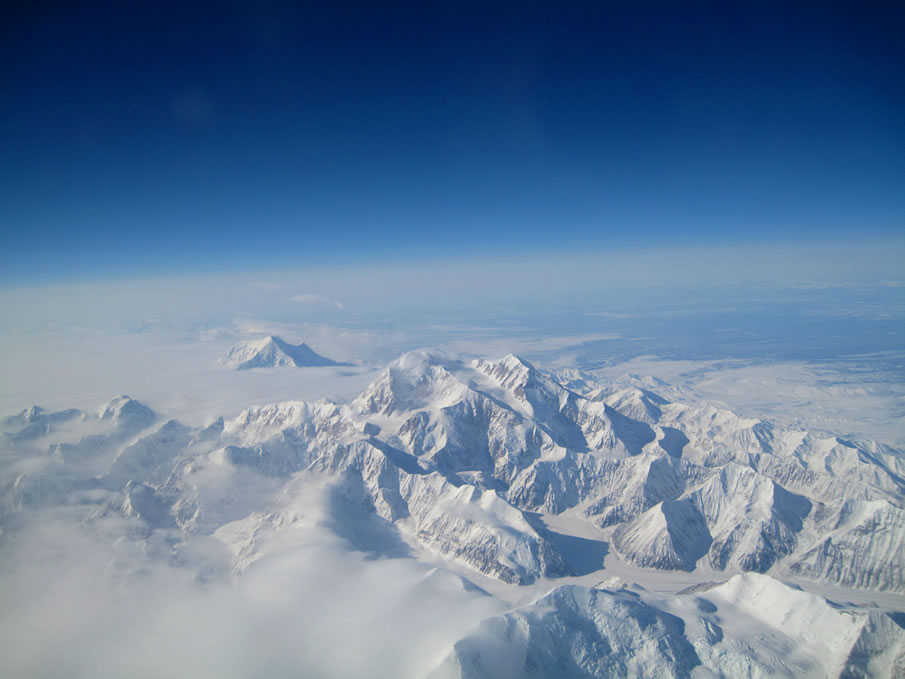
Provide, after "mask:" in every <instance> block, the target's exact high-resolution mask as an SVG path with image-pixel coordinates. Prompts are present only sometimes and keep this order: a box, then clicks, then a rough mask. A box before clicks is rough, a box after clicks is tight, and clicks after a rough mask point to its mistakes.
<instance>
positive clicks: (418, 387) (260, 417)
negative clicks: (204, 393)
mask: <svg viewBox="0 0 905 679" xmlns="http://www.w3.org/2000/svg"><path fill="white" fill-rule="evenodd" d="M281 343H282V341H281V340H278V338H267V339H266V340H262V341H261V342H259V343H256V344H248V345H244V346H242V347H237V349H236V351H235V354H234V355H233V356H232V358H231V359H230V361H231V362H232V363H234V364H235V365H237V366H242V365H248V363H249V361H250V362H252V363H254V362H255V361H264V363H265V364H266V365H269V366H279V365H281V363H280V361H283V360H288V359H286V358H285V357H287V356H288V357H289V358H291V359H292V360H293V361H295V360H296V359H297V358H298V357H297V356H296V357H293V356H292V355H291V352H287V351H285V349H284V348H283V347H282V346H281ZM283 344H285V343H283ZM288 346H290V347H291V346H292V345H288ZM300 346H302V347H304V345H300ZM298 348H299V347H295V349H298ZM305 348H307V347H305ZM312 353H313V352H312ZM261 357H263V358H261ZM325 360H326V359H325ZM295 364H296V365H297V364H298V363H295ZM255 365H257V363H255ZM557 374H559V375H562V374H563V373H562V372H560V373H557ZM569 377H570V379H569V382H568V383H569V385H570V386H571V387H572V388H570V387H568V386H566V385H565V383H564V382H565V380H563V379H561V378H559V379H558V378H557V377H556V375H554V374H550V373H546V372H544V371H542V370H539V369H538V368H537V367H535V366H534V365H532V364H531V363H529V362H528V361H526V360H524V359H522V358H520V357H518V356H515V355H508V356H505V357H504V358H502V359H498V360H488V359H475V360H472V361H465V360H460V359H457V358H452V357H449V356H445V355H442V354H437V353H435V352H431V351H416V352H409V353H407V354H404V355H402V356H401V357H400V358H399V359H397V360H396V361H394V362H393V363H391V364H390V365H389V366H387V367H386V369H385V370H383V372H381V373H380V374H379V375H378V376H377V377H376V379H374V381H373V382H372V383H371V384H370V386H368V387H367V388H366V389H365V390H364V391H363V392H361V393H360V394H359V395H358V396H357V397H356V398H354V399H352V400H350V401H348V402H346V403H334V402H331V401H328V400H319V401H291V400H290V401H282V402H278V403H272V404H267V405H258V406H253V407H250V408H246V409H245V410H243V411H242V412H241V413H239V414H237V415H235V414H233V415H230V414H229V413H224V415H226V416H225V417H221V418H219V419H215V420H213V421H212V422H211V423H209V424H208V425H207V426H203V427H202V426H197V425H193V424H186V423H182V422H180V421H177V420H176V419H167V418H165V417H162V416H160V415H159V414H157V413H155V412H154V411H152V410H151V409H150V408H148V407H147V406H145V405H143V404H142V403H140V402H139V401H137V400H135V399H133V398H130V397H128V396H118V397H116V398H114V399H113V400H112V401H110V402H109V403H108V404H106V405H104V406H103V407H102V408H101V409H100V411H99V412H98V413H97V414H92V413H90V412H85V411H81V410H77V409H68V410H64V411H56V412H53V411H47V410H42V409H41V408H38V407H36V406H35V407H27V408H25V409H23V410H21V411H20V412H19V413H18V414H14V415H10V416H9V417H6V418H4V419H3V420H2V422H0V427H2V433H0V461H2V466H0V531H2V532H0V556H2V558H0V595H2V598H3V599H4V600H7V601H9V602H10V605H8V606H4V607H3V608H4V612H3V613H2V614H0V632H2V633H3V634H4V635H6V636H5V638H8V639H12V640H13V641H15V640H20V641H21V643H20V644H18V645H17V644H15V643H11V644H10V648H12V649H14V650H13V652H12V653H11V654H9V655H8V656H7V657H6V658H3V659H0V674H3V676H29V675H48V676H54V675H59V676H62V668H63V665H61V664H59V663H56V661H53V660H51V659H48V658H44V659H41V658H39V657H38V656H37V655H35V648H36V647H35V644H36V643H38V642H42V643H59V644H61V645H63V646H66V644H75V643H76V641H77V639H78V638H79V637H78V635H77V634H76V632H75V620H76V618H75V617H73V618H67V617H66V616H64V617H63V618H61V620H62V622H59V623H58V624H57V623H55V625H56V626H54V625H51V626H50V627H49V628H48V630H49V631H47V632H46V634H47V637H48V638H46V639H40V638H38V639H37V640H36V641H33V642H28V643H27V642H26V641H25V640H24V636H23V634H24V633H23V632H21V631H17V630H20V629H22V627H21V626H20V625H17V622H16V621H17V620H19V619H23V618H25V619H28V620H33V621H45V623H46V619H47V615H48V613H47V611H48V610H51V609H50V608H47V609H43V608H42V609H40V610H39V609H37V608H35V607H34V605H32V604H30V603H29V602H30V601H32V600H34V601H40V602H43V603H41V605H42V606H51V607H52V605H53V604H52V602H51V601H49V600H47V599H46V598H44V597H42V596H41V595H42V594H43V590H42V589H41V586H40V585H39V584H38V583H39V582H40V580H39V579H38V578H37V576H36V575H35V573H37V572H38V571H42V572H43V569H46V568H47V567H48V564H49V563H59V564H61V565H60V569H61V570H62V574H61V575H62V576H63V577H60V578H56V579H54V585H53V587H52V588H51V589H50V590H48V592H50V593H52V594H53V596H58V595H61V593H62V599H61V600H63V601H66V597H67V596H68V594H66V593H67V592H68V591H69V590H68V589H67V588H68V587H76V586H78V587H79V588H84V586H85V584H86V582H87V583H88V584H89V585H90V588H96V589H98V591H105V592H106V591H107V590H108V589H110V590H111V591H115V592H119V593H117V594H115V595H110V596H112V597H113V598H106V597H107V595H105V598H104V601H105V602H107V603H106V604H105V605H109V606H110V607H112V608H114V609H115V608H117V606H119V605H127V602H128V596H129V595H128V594H122V592H130V591H134V590H136V588H138V589H142V588H143V587H146V586H147V587H148V589H149V590H153V591H154V592H155V594H157V593H158V591H157V590H154V589H153V586H152V585H155V586H156V584H158V583H165V584H167V588H169V589H170V590H172V591H173V592H179V596H180V597H182V598H185V599H186V600H188V601H202V600H203V601H204V602H207V603H205V604H204V605H209V600H208V597H207V595H196V594H187V592H195V591H196V590H197V591H201V592H205V591H217V592H221V593H222V592H227V591H228V592H232V594H222V596H224V597H227V599H226V600H229V601H231V602H233V603H234V604H235V605H236V606H237V610H239V611H242V610H246V608H247V607H248V606H249V605H250V604H249V603H248V600H247V597H249V596H250V597H251V598H252V600H253V601H254V605H253V606H252V609H253V614H252V615H250V619H252V620H258V618H260V617H261V616H262V615H264V613H263V612H264V611H266V610H267V607H268V606H271V607H274V608H275V610H276V609H278V610H279V615H277V616H276V617H277V618H278V619H279V620H281V621H283V620H286V621H290V622H287V623H285V624H286V625H288V627H287V628H291V629H293V630H294V631H295V633H296V634H299V635H301V636H302V637H304V635H305V634H313V635H314V636H318V635H321V636H322V638H323V639H326V641H324V644H325V648H326V649H332V650H329V651H328V650H325V653H324V657H323V658H321V659H315V654H314V653H313V651H312V653H307V652H302V651H301V650H299V649H296V648H293V647H292V645H291V644H287V645H286V646H285V647H283V646H280V647H279V649H278V650H273V653H274V655H273V656H272V658H271V659H272V660H273V659H274V658H276V660H273V663H275V664H269V665H267V666H266V668H265V669H267V671H270V672H271V673H274V672H275V673H277V674H291V673H302V674H304V673H305V671H306V670H307V671H308V672H309V673H310V672H313V673H315V674H318V675H322V676H350V675H359V676H362V675H363V672H364V673H365V674H367V673H368V672H367V669H365V668H367V667H369V666H367V665H357V664H356V661H355V660H354V659H353V658H352V657H351V656H350V655H349V654H343V653H342V652H338V651H337V650H336V649H337V648H340V647H342V646H343V645H344V644H345V643H348V644H349V645H351V646H353V647H354V646H356V645H357V644H359V643H360V642H361V639H359V637H358V636H357V635H362V636H363V635H366V634H368V629H371V627H372V626H375V625H376V626H377V627H380V624H379V623H377V622H376V621H377V620H378V619H381V616H380V615H379V614H378V613H376V611H379V610H381V607H384V609H385V607H386V606H387V599H386V597H385V596H384V595H383V594H381V593H380V590H381V588H382V587H388V588H389V589H387V590H386V591H388V592H393V596H394V597H396V600H397V601H406V602H410V603H409V604H407V605H410V606H411V611H412V613H411V614H410V617H409V618H408V619H407V621H403V620H400V621H388V622H387V623H386V626H387V633H386V634H382V633H379V632H375V634H376V635H377V637H379V639H380V645H379V649H380V650H377V648H378V645H375V644H373V643H372V644H369V645H366V646H367V648H368V649H369V650H368V653H371V654H372V655H374V657H379V659H380V661H379V662H377V663H376V664H374V665H373V666H370V667H371V671H372V676H412V677H428V676H430V677H510V676H511V677H522V676H524V677H553V676H557V677H560V676H563V677H610V676H613V677H617V676H643V677H670V676H672V677H686V676H688V677H692V676H693V677H715V676H751V677H754V676H789V677H791V676H796V677H824V676H890V677H893V676H902V673H903V672H905V630H903V625H905V549H903V547H902V545H905V508H903V507H905V452H903V451H902V450H899V449H896V448H892V447H889V446H886V445H883V444H880V443H876V442H873V441H869V440H866V439H857V440H852V439H848V438H844V437H840V436H834V435H832V434H826V433H822V432H811V431H808V430H805V429H802V428H799V427H795V426H781V425H779V424H776V423H773V422H771V421H767V420H763V419H759V418H753V417H741V416H739V415H737V414H736V413H734V412H732V411H731V410H728V409H726V408H718V407H714V406H712V405H709V404H707V403H695V402H682V401H679V400H676V399H675V398H674V396H673V394H672V392H671V391H670V390H669V388H668V385H665V384H663V385H660V384H658V383H657V382H650V383H648V384H645V385H644V386H637V385H628V386H627V384H626V382H624V381H623V382H601V381H599V380H595V379H594V378H593V377H591V376H588V375H579V374H578V373H577V372H575V371H573V372H572V373H570V374H569ZM579 385H580V386H579ZM23 405H24V404H23ZM61 536H65V539H61ZM85 544H90V545H92V547H91V548H90V549H86V548H85ZM48 554H54V555H56V556H55V557H54V559H48ZM86 555H94V556H91V558H92V559H94V558H95V557H96V559H97V560H98V562H99V563H101V564H103V565H102V567H100V568H88V567H87V566H86V567H85V568H82V569H80V568H77V567H76V564H88V563H89V562H88V561H87V559H88V558H89V556H86ZM67 559H69V560H70V561H69V562H67ZM350 560H351V561H350ZM38 562H40V563H41V566H40V568H38V569H37V570H36V564H37V563H38ZM67 563H70V567H69V568H70V570H71V572H72V573H76V572H78V573H80V574H81V575H79V577H78V578H75V577H73V578H70V577H68V576H67V570H66V568H67V566H66V564H67ZM90 563H91V564H93V561H92V562H90ZM324 568H327V569H328V571H324V570H323V569H324ZM331 568H332V569H333V570H334V571H335V572H334V573H331V572H329V570H330V569H331ZM82 571H84V572H85V573H91V575H90V576H88V575H84V573H82ZM289 572H296V573H299V574H304V577H305V578H306V579H307V581H306V582H307V584H304V585H301V584H298V583H296V584H288V585H285V586H284V589H283V593H281V591H280V590H279V589H268V588H267V587H266V585H264V584H262V583H266V582H280V583H284V582H290V581H289V580H286V574H287V573H289ZM98 573H101V574H102V577H101V576H99V575H97V574H98ZM353 575H354V577H355V584H353V583H352V582H349V581H347V580H348V579H349V578H352V577H353ZM83 576H84V577H83ZM381 578H384V580H381ZM387 578H389V579H387ZM142 583H144V584H142ZM148 583H151V585H149V584H148ZM174 583H177V584H174ZM319 583H323V585H322V586H321V585H320V584H319ZM362 583H370V584H369V586H368V587H367V588H364V587H363V585H362ZM378 583H383V584H378ZM167 588H164V589H163V590H161V591H163V592H164V594H163V595H162V596H159V597H158V596H148V597H143V598H142V599H141V602H142V606H146V607H148V614H147V615H145V616H143V619H144V621H145V622H144V623H143V624H142V625H141V626H138V627H137V628H136V629H137V630H139V631H140V632H141V637H142V638H145V637H147V636H148V635H151V636H153V634H155V633H158V632H160V628H159V624H160V621H162V620H165V619H166V618H167V616H166V610H165V609H161V608H159V606H161V605H162V604H160V603H159V600H163V601H170V600H169V599H167V596H166V591H169V590H168V589H167ZM375 588H376V589H375ZM92 591H94V590H92ZM328 592H330V593H329V594H328ZM821 593H823V594H824V595H826V596H824V595H821ZM32 595H33V596H32ZM29 596H32V598H29ZM48 596H49V594H48ZM197 596H201V599H196V597H197ZM287 596H288V597H289V599H286V597H287ZM123 597H125V598H123ZM292 597H297V598H295V599H293V598H292ZM321 597H324V599H321ZM331 597H333V598H334V600H333V601H331ZM826 597H829V598H826ZM74 600H75V599H74ZM78 601H79V602H82V603H84V602H83V600H82V598H81V597H79V598H78ZM322 601H331V603H330V604H324V605H323V607H322V609H321V608H318V605H319V604H320V602H322ZM356 601H357V602H358V603H355V602H356ZM415 601H417V602H419V603H413V602H415ZM243 602H244V603H243ZM315 602H318V603H317V604H315ZM431 602H434V603H436V602H441V603H442V606H443V607H444V608H443V609H442V610H449V612H450V613H449V616H448V618H447V619H446V620H445V621H444V622H442V623H436V624H433V623H430V622H428V621H429V619H430V615H428V614H427V613H426V611H428V610H434V609H432V608H431V607H430V606H429V605H428V604H429V603H431ZM333 604H336V606H340V605H341V606H342V607H343V609H344V610H345V609H346V608H348V607H351V608H350V609H348V610H353V611H354V610H358V611H359V613H360V615H359V619H360V620H361V621H367V622H368V625H367V626H365V625H364V624H363V623H362V624H352V625H351V627H350V629H351V632H350V634H352V635H353V637H352V638H350V639H345V640H344V639H343V637H342V633H341V632H337V633H336V634H334V633H333V632H329V631H326V630H325V629H320V630H318V631H314V627H316V626H317V621H316V617H317V616H316V615H315V616H314V617H311V616H308V617H306V615H305V610H306V607H307V608H310V609H311V610H312V611H315V612H316V611H321V613H322V614H323V616H325V617H326V619H329V621H330V623H329V624H331V625H337V626H338V627H339V628H340V629H342V628H343V627H342V626H343V623H342V620H343V617H342V615H341V614H339V613H338V612H337V611H338V610H340V609H339V608H337V607H335V606H334V605H333ZM168 605H171V606H172V607H174V610H175V609H176V608H178V606H177V605H176V604H175V603H171V604H168ZM199 606H200V604H199ZM102 608H103V607H102ZM203 608H204V607H203V606H201V609H199V610H202V609H203ZM104 610H106V609H104ZM218 610H219V609H218ZM406 610H407V609H405V608H398V609H397V611H396V614H397V615H399V616H402V618H405V617H406V615H407V613H406ZM293 611H295V612H294V613H293ZM318 615H320V614H318ZM349 615H352V613H349ZM421 616H427V617H423V618H422V617H421ZM111 619H115V620H121V619H122V617H121V616H118V615H113V616H112V618H111ZM193 619H194V620H197V618H193ZM67 620H68V622H67ZM92 623H93V624H95V625H98V626H102V625H103V621H102V619H101V617H99V618H97V619H92ZM42 624H44V623H42ZM223 624H224V623H223V621H220V620H218V622H217V625H215V629H216V630H217V631H218V632H222V633H223V638H224V639H225V638H231V639H233V643H237V644H238V645H241V644H248V643H250V642H249V638H248V637H247V636H246V635H247V634H250V633H251V632H249V631H248V630H246V628H244V627H243V628H242V631H241V633H240V632H238V631H237V629H238V628H236V629H234V628H230V627H228V626H226V627H223V626H222V625H223ZM235 624H236V625H239V624H240V623H239V622H236V623H235ZM313 626H314V627H313ZM70 628H71V629H70ZM390 630H393V631H397V630H398V631H399V634H390V633H389V631H390ZM426 630H433V631H426ZM121 633H122V634H125V632H121ZM40 636H41V635H40V633H39V634H38V637H40ZM128 642H129V643H128V644H126V647H128V648H131V647H132V646H129V644H132V645H133V646H134V647H136V648H141V649H144V650H143V652H144V653H146V654H147V653H148V651H147V648H148V647H147V646H144V645H143V642H141V641H139V640H138V637H136V638H129V640H128ZM268 643H271V644H273V643H276V642H268ZM274 648H275V647H274ZM361 648H364V646H361ZM181 652H182V653H183V658H184V659H185V660H186V665H185V667H184V668H182V670H183V671H176V672H175V674H185V672H189V673H192V672H191V670H192V668H194V669H195V670H198V668H199V667H205V665H204V662H203V660H201V659H199V658H201V657H202V655H203V654H193V653H192V652H191V651H190V650H187V649H183V650H182V651H181ZM334 656H335V657H334ZM79 657H80V658H81V660H80V661H79V662H81V663H82V664H81V665H77V667H80V668H81V669H82V670H83V671H84V672H85V673H93V674H95V675H97V676H116V675H117V674H122V673H124V672H126V673H127V672H132V671H133V670H135V669H136V668H137V667H140V665H141V663H140V662H139V661H140V659H141V658H140V657H139V658H137V659H130V658H129V657H125V656H120V655H116V654H113V655H112V656H111V660H110V661H109V663H107V664H105V663H104V661H103V660H102V659H99V658H97V657H90V658H88V657H86V656H84V654H83V655H81V656H79ZM246 660H247V659H243V660H242V661H241V662H239V661H237V662H236V664H235V668H234V669H233V670H229V668H224V667H219V671H220V672H221V674H222V673H224V672H225V673H226V674H227V675H229V673H230V671H232V672H234V673H235V674H236V676H241V675H242V673H243V672H244V673H245V674H246V675H247V674H248V673H249V672H253V671H254V670H255V669H261V667H259V668H255V667H254V663H253V662H252V663H251V664H247V662H246ZM193 663H195V664H194V665H193ZM198 663H200V665H199V664H198ZM262 667H263V666H262ZM198 673H201V674H203V673H204V672H203V671H200V670H199V672H198ZM139 674H140V672H139ZM170 674H173V668H171V669H170ZM149 676H150V675H149Z"/></svg>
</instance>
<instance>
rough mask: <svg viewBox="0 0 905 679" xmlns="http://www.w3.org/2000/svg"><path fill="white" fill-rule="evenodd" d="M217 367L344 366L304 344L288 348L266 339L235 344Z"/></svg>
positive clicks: (287, 344) (288, 344)
mask: <svg viewBox="0 0 905 679" xmlns="http://www.w3.org/2000/svg"><path fill="white" fill-rule="evenodd" d="M220 362H221V363H223V364H225V365H228V366H230V367H233V368H235V369H236V370H249V369H251V368H320V367H324V366H331V365H348V364H346V363H338V362H336V361H333V360H331V359H329V358H327V357H325V356H321V355H320V354H319V353H317V352H316V351H314V349H312V348H311V347H309V346H308V345H307V344H305V343H304V342H303V343H302V344H290V343H289V342H286V341H285V340H283V339H281V338H279V337H277V336H276V335H270V336H268V337H264V338H261V339H258V340H246V341H242V342H239V343H238V344H236V345H235V346H233V348H232V349H230V351H229V353H228V354H227V355H226V356H224V357H223V358H222V359H221V361H220Z"/></svg>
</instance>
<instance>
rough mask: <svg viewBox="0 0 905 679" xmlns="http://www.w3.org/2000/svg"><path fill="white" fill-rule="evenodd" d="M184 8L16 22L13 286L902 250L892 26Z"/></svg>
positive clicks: (816, 12)
mask: <svg viewBox="0 0 905 679" xmlns="http://www.w3.org/2000/svg"><path fill="white" fill-rule="evenodd" d="M185 4H189V5H192V6H191V7H190V8H185V7H179V6H177V5H171V4H169V3H147V4H142V3H135V4H133V3H109V4H104V3H93V4H91V6H90V7H88V8H78V7H70V8H69V9H56V8H53V7H50V6H48V7H44V8H40V7H34V6H31V4H29V3H19V4H17V5H16V6H14V7H12V8H6V9H4V10H3V11H4V12H5V13H6V14H5V15H4V16H3V17H2V18H0V26H2V29H0V31H2V36H0V55H2V56H0V59H2V61H3V64H4V67H3V68H2V69H0V72H2V75H0V78H2V87H0V101H2V106H0V145H2V148H3V153H2V154H0V230H2V231H0V238H2V241H0V243H2V248H0V250H2V254H0V268H2V274H0V283H2V284H6V285H10V284H11V285H21V284H30V283H40V282H45V281H53V282H60V281H66V280H78V279H91V278H103V277H108V276H112V277H123V276H126V277H128V276H149V275H168V274H182V273H205V272H217V271H222V270H266V269H270V268H292V267H306V266H313V265H318V266H323V265H329V264H330V263H336V264H342V265H344V266H346V265H349V264H355V263H357V262H361V263H372V262H373V261H375V260H387V259H390V260H393V261H399V262H405V261H407V260H410V259H421V258H425V257H427V258H438V259H442V258H444V257H450V256H452V257H463V256H470V255H487V254H492V255H501V254H502V255H506V254H508V255H513V256H523V255H538V254H543V253H547V252H556V253H558V254H560V255H563V254H568V253H570V252H582V253H587V252H589V251H619V250H622V249H627V250H633V251H637V250H639V249H641V250H643V249H644V248H646V247H655V246H656V247H658V248H663V247H667V248H668V247H673V246H675V247H685V248H688V247H692V248H694V247H705V246H707V247H710V246H721V247H725V246H728V247H735V248H738V249H739V250H743V249H744V248H747V247H751V246H755V245H756V246H758V247H762V246H764V245H773V246H776V247H780V246H781V245H782V244H783V243H787V242H792V243H796V244H801V243H808V242H812V241H815V242H816V241H820V242H832V243H841V244H843V245H844V243H846V242H849V241H852V242H854V241H859V242H864V241H870V242H877V243H879V244H880V245H878V247H880V248H882V247H884V245H883V244H884V243H887V242H893V243H897V244H898V245H899V246H902V245H903V239H905V237H903V236H902V234H903V233H905V228H903V227H905V125H903V124H902V121H903V120H905V69H902V68H901V64H902V63H905V47H903V43H902V41H901V35H902V34H903V31H905V8H903V7H902V6H898V7H897V6H896V3H848V4H847V5H845V6H839V7H837V6H834V5H835V3H823V4H822V6H821V7H819V8H815V9H807V8H804V7H796V8H791V9H790V8H788V7H782V6H780V5H772V4H771V3H734V2H729V3H726V2H720V3H667V4H661V3H575V4H573V5H571V6H570V7H567V8H563V7H558V6H557V4H558V3H547V4H535V3H518V4H516V3H499V4H494V7H493V8H490V9H488V8H486V7H483V6H481V5H478V4H475V5H470V4H468V3H455V4H450V5H448V6H444V7H437V8H432V9H423V8H422V9H417V10H412V9H411V8H409V7H401V6H399V7H388V6H381V7H376V6H370V5H367V4H362V5H360V6H355V7H353V6H351V5H348V4H345V5H344V4H343V3H339V4H333V3H324V4H329V5H330V7H329V8H325V7H313V6H310V5H306V4H303V5H298V4H296V3H280V2H275V3H252V2H234V3H219V4H217V5H204V4H203V3H202V4H196V3H185ZM623 4H632V5H633V7H632V8H625V7H622V5H623Z"/></svg>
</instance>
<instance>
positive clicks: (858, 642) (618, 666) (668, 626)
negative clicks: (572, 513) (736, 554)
mask: <svg viewBox="0 0 905 679" xmlns="http://www.w3.org/2000/svg"><path fill="white" fill-rule="evenodd" d="M903 669H905V630H903V629H902V628H901V626H900V625H899V624H897V623H896V622H895V621H894V620H893V619H892V618H891V617H890V616H888V615H885V614H882V613H863V612H859V613H853V612H847V611H839V610H837V609H835V608H833V607H831V606H830V605H829V604H827V602H826V601H825V600H824V599H822V598H821V597H818V596H814V595H811V594H806V593H804V592H801V591H798V590H795V589H792V588H789V587H787V586H785V585H783V584H782V583H780V582H778V581H776V580H774V579H772V578H770V577H767V576H760V575H754V574H748V575H743V576H735V577H734V578H732V579H731V580H729V581H728V582H726V583H724V584H722V585H719V586H717V587H714V588H713V589H710V590H707V591H703V592H699V593H695V594H687V595H684V596H678V597H674V598H672V599H670V600H663V599H659V598H657V597H655V596H651V595H649V594H646V593H641V594H639V593H638V592H635V591H631V590H629V589H624V588H622V589H620V588H617V589H613V590H607V589H602V590H601V589H586V588H584V587H577V586H565V587H557V588H556V589H554V590H553V591H551V592H550V593H549V594H546V595H545V596H543V597H541V598H540V599H538V600H537V601H535V602H533V603H531V604H529V605H527V606H524V607H521V608H518V609H517V610H515V611H513V612H511V613H508V614H506V615H503V616H499V617H496V618H491V619H489V620H487V621H485V622H484V623H482V624H481V626H480V628H479V629H477V630H475V631H474V632H472V633H471V634H469V635H468V636H466V637H465V638H464V639H461V640H460V641H458V642H457V643H456V644H455V646H454V648H453V650H452V652H451V653H450V655H449V657H448V658H446V660H444V662H443V663H442V664H441V665H440V666H439V667H438V668H437V669H436V670H435V671H434V672H433V673H432V674H431V675H430V676H431V679H466V678H467V679H490V678H491V677H492V678H494V679H497V678H499V679H506V678H509V677H511V678H513V679H514V678H516V677H538V678H540V677H570V678H574V679H578V678H584V677H587V678H591V677H627V676H631V677H692V676H699V677H700V676H724V677H752V676H764V677H766V676H771V677H789V678H792V677H796V678H798V677H813V678H817V677H830V676H832V677H835V676H846V677H868V676H870V677H895V676H899V673H900V672H901V671H902V670H903Z"/></svg>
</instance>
